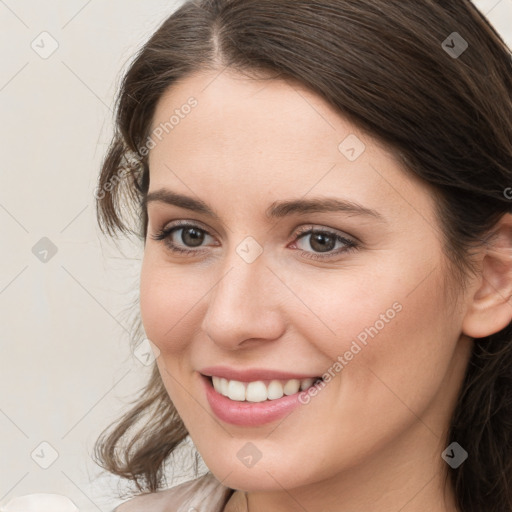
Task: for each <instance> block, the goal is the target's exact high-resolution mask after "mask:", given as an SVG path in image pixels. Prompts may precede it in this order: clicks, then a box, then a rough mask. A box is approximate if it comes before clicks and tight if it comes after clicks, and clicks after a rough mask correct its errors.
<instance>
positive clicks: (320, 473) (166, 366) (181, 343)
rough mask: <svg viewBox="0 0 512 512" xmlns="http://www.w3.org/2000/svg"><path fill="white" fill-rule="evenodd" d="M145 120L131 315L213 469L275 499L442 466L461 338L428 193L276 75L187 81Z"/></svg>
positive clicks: (463, 347) (464, 342)
mask: <svg viewBox="0 0 512 512" xmlns="http://www.w3.org/2000/svg"><path fill="white" fill-rule="evenodd" d="M152 127H153V132H152V140H151V141H150V142H149V141H148V147H149V148H150V153H149V165H150V186H149V195H148V202H147V210H148V216H149V224H148V237H147V240H146V245H145V253H144V260H143V266H142V275H141V313H142V320H143V324H144V327H145V331H146V334H147V337H148V338H149V340H151V341H152V342H153V343H154V344H155V345H156V347H158V349H159V351H160V355H159V357H158V359H157V364H158V368H159V370H160V374H161V376H162V379H163V382H164V384H165V387H166V389H167V391H168V393H169V395H170V397H171V399H172V401H173V402H174V404H175V406H176V408H177V410H178V412H179V414H180V416H181V417H182V419H183V421H184V423H185V426H186V427H187V429H188V431H189V433H190V435H191V437H192V439H193V441H194V443H195V445H196V446H197V448H198V450H199V452H200V453H201V455H202V457H203V459H204V461H205V463H206V464H207V466H208V467H209V468H210V469H211V471H212V472H213V473H214V474H215V475H216V476H217V478H219V479H221V480H222V481H223V483H224V484H225V485H229V486H231V487H233V488H241V489H246V490H257V489H259V490H263V489H266V490H273V489H282V488H283V487H284V488H286V489H291V488H294V487H299V486H303V485H306V486H307V485H309V484H314V483H318V482H320V481H325V482H327V481H329V480H333V479H336V478H338V477H339V475H342V474H344V472H345V471H346V470H350V471H349V473H350V474H352V475H354V474H356V473H357V474H359V475H362V474H363V473H362V472H367V473H366V474H368V475H369V474H371V472H372V470H371V468H372V465H375V467H377V464H378V463H379V464H380V463H382V462H383V461H385V460H387V467H388V468H391V470H390V477H391V476H392V475H393V472H394V471H395V469H396V468H397V467H402V468H405V467H407V466H409V467H410V468H411V470H413V469H412V468H414V467H418V465H419V466H421V465H425V464H426V463H428V464H429V465H439V467H441V465H442V464H444V463H443V461H442V460H441V457H440V454H441V452H442V451H443V450H444V448H445V445H444V443H445V439H444V435H445V431H446V428H447V426H448V422H449V419H450V416H451V412H452V409H453V407H454V404H455V400H456V397H457V395H458V391H459V385H460V382H461V379H462V376H463V373H464V369H465V366H466V362H467V358H468V356H469V353H470V346H469V340H468V338H466V337H465V336H461V324H462V319H463V317H464V313H465V307H464V303H463V301H462V302H461V304H459V306H457V307H456V306H454V303H453V296H451V295H450V293H446V287H445V280H446V276H447V270H446V268H447V267H446V264H445V262H446V259H445V256H444V254H443V252H442V242H441V234H440V230H439V227H438V222H437V220H436V216H435V210H434V202H433V198H432V192H431V190H430V189H429V188H428V187H427V186H426V185H424V184H423V183H422V182H420V181H419V180H417V179H415V178H412V177H411V176H410V175H407V174H406V173H405V172H404V171H403V169H402V168H401V167H400V164H399V162H398V161H397V160H396V159H395V158H394V157H393V155H392V154H391V153H389V152H388V151H387V150H386V149H385V148H384V147H382V146H381V145H379V144H378V143H377V141H376V140H374V139H372V138H370V137H369V136H367V135H365V134H364V133H362V132H360V131H359V130H358V129H356V127H355V126H354V125H352V124H351V123H350V122H349V121H348V120H347V119H346V118H344V117H342V116H340V115H339V114H338V113H336V111H334V110H333V109H332V108H330V106H329V105H328V104H327V103H326V102H324V101H323V100H322V99H321V98H320V97H319V96H317V95H315V94H314V93H312V92H310V91H308V90H307V89H305V88H303V87H301V86H299V85H298V84H292V83H291V82H284V81H280V80H275V79H270V80H254V79H248V78H245V77H243V76H240V75H236V74H233V73H230V72H228V71H225V72H224V73H222V74H220V75H219V74H218V73H204V74H196V75H193V76H189V77H188V78H187V79H185V80H183V81H182V82H181V83H179V84H178V85H175V86H174V87H173V88H172V90H169V91H168V92H167V94H166V95H164V97H163V98H162V99H161V101H160V102H159V104H158V106H157V109H156V112H155V116H154V119H153V126H152ZM183 224H185V225H186V226H187V227H183ZM173 228H174V229H173ZM162 230H163V231H164V234H163V235H162V236H165V238H164V239H163V240H157V239H156V238H158V235H159V233H161V232H162ZM171 230H172V231H171ZM312 230H313V232H312ZM162 236H160V238H162ZM172 246H174V247H175V249H176V251H173V250H172ZM178 251H185V252H178ZM265 372H266V373H265ZM205 375H207V377H205ZM211 375H213V376H215V380H216V381H217V377H219V379H220V378H221V377H224V378H226V379H227V380H226V381H220V380H219V381H218V382H219V383H220V384H219V386H220V388H219V389H220V391H221V393H218V392H217V391H214V389H213V388H212V384H211V381H210V377H209V376H211ZM322 376H323V381H322V382H320V383H319V384H317V385H316V386H315V387H314V388H310V389H309V391H308V390H303V391H302V392H300V390H297V386H298V385H300V384H302V385H303V387H306V386H308V385H311V380H309V381H308V380H306V381H305V382H304V379H307V378H312V379H315V378H316V377H322ZM294 377H295V378H296V379H294ZM296 380H298V381H299V382H296ZM230 381H234V382H230ZM258 381H259V382H258ZM272 381H278V382H272ZM271 382H272V383H271ZM249 383H252V384H249ZM222 392H224V394H228V395H229V396H231V398H229V397H225V396H223V395H222ZM245 393H246V394H245ZM269 393H270V396H271V398H272V399H269V398H268V396H269ZM282 393H284V396H283V398H281V399H278V398H277V397H279V396H280V395H281V394H282ZM244 397H247V398H249V400H244V401H242V399H243V398H244ZM425 475H427V472H425ZM430 476H431V475H430ZM426 480H427V476H425V481H426Z"/></svg>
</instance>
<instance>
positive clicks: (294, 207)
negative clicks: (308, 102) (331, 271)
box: [142, 189, 385, 222]
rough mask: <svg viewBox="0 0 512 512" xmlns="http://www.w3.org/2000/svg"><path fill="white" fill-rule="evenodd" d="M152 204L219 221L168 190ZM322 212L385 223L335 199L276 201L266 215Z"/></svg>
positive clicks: (150, 199) (372, 213)
mask: <svg viewBox="0 0 512 512" xmlns="http://www.w3.org/2000/svg"><path fill="white" fill-rule="evenodd" d="M151 202H160V203H166V204H169V205H173V206H178V207H180V208H184V209H186V210H191V211H194V212H197V213H202V214H204V215H207V216H209V217H211V218H213V219H215V220H217V221H220V218H219V216H218V215H217V214H216V213H215V212H214V211H213V210H212V209H211V208H210V207H209V206H208V205H207V204H206V203H205V202H203V201H201V200H200V199H194V198H192V197H189V196H185V195H183V194H178V193H176V192H172V191H171V190H167V189H159V190H156V191H154V192H150V193H149V194H147V196H146V197H145V198H143V200H142V207H143V208H144V209H145V208H147V205H148V204H149V203H151ZM322 212H344V213H349V214H351V215H365V216H369V217H373V218H375V219H377V220H379V221H381V222H385V219H384V217H383V216H382V215H381V214H380V213H379V212H377V211H376V210H372V209H371V208H366V207H364V206H362V205H360V204H358V203H355V202H352V201H347V200H345V199H343V200H342V199H337V198H333V197H327V198H324V197H318V198H311V199H294V200H288V201H274V202H273V203H272V204H271V205H270V206H269V207H268V208H267V210H266V212H265V214H266V216H267V217H270V218H282V217H286V216H288V215H293V214H298V215H304V214H308V213H322Z"/></svg>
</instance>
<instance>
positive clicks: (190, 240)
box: [181, 228, 204, 247]
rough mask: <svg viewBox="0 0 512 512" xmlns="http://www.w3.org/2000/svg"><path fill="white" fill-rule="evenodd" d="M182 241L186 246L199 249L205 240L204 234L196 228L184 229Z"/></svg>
mask: <svg viewBox="0 0 512 512" xmlns="http://www.w3.org/2000/svg"><path fill="white" fill-rule="evenodd" d="M181 240H182V242H183V243H184V244H185V245H190V246H192V247H197V246H198V245H201V243H202V242H203V240H204V233H203V232H202V231H200V230H199V229H196V228H188V229H184V230H183V232H182V234H181Z"/></svg>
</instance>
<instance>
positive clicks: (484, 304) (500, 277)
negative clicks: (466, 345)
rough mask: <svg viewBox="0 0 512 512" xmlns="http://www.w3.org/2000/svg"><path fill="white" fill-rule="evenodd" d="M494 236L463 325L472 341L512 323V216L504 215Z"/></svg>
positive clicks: (484, 255)
mask: <svg viewBox="0 0 512 512" xmlns="http://www.w3.org/2000/svg"><path fill="white" fill-rule="evenodd" d="M492 233H493V234H494V236H493V237H492V238H491V239H490V240H489V242H488V243H486V245H485V246H484V248H482V259H481V265H480V271H481V272H480V275H479V276H477V277H479V279H476V280H475V283H476V288H477V289H476V291H475V290H473V292H472V295H473V296H472V298H471V299H470V303H469V307H468V310H467V312H466V316H465V317H464V320H463V323H462V332H463V333H464V334H466V335H467V336H470V337H471V338H484V337H486V336H490V335H491V334H494V333H496V332H499V331H501V330H502V329H504V328H505V327H506V326H507V325H508V324H509V323H510V322H511V321H512V303H511V297H512V215H511V214H509V213H507V214H505V215H503V217H501V219H500V220H499V221H498V223H497V224H496V225H495V227H494V228H493V230H492Z"/></svg>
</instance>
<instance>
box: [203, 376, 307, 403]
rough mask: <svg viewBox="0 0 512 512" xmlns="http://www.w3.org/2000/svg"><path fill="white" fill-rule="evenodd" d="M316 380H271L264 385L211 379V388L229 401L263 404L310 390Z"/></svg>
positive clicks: (259, 381) (261, 382)
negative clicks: (266, 401)
mask: <svg viewBox="0 0 512 512" xmlns="http://www.w3.org/2000/svg"><path fill="white" fill-rule="evenodd" d="M315 380H316V379H311V378H309V379H302V380H299V379H290V380H287V381H279V380H272V381H270V383H269V384H268V385H266V384H265V383H264V382H263V381H262V380H257V381H254V382H240V381H238V380H227V379H225V378H223V377H213V376H212V381H213V387H214V388H215V391H217V393H220V394H221V395H224V396H227V397H228V398H230V399H231V400H236V401H238V402H243V401H245V400H247V401H248V402H264V401H265V400H277V399H278V398H281V397H282V396H283V395H293V394H294V393H297V392H298V391H299V389H300V390H301V391H304V390H305V389H308V388H310V387H311V386H312V385H313V383H314V382H315Z"/></svg>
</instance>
